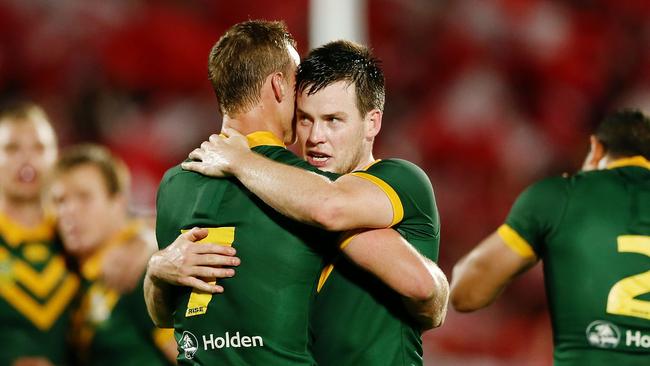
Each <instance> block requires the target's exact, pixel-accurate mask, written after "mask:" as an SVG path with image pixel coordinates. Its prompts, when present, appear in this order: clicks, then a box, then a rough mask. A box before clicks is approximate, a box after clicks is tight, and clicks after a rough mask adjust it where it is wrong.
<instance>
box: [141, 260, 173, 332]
mask: <svg viewBox="0 0 650 366" xmlns="http://www.w3.org/2000/svg"><path fill="white" fill-rule="evenodd" d="M171 290H172V288H171V286H170V285H168V284H164V283H160V282H156V281H153V280H152V279H151V276H150V275H149V273H147V274H146V275H145V278H144V300H145V303H146V305H147V311H148V312H149V316H150V317H151V320H153V322H154V324H155V325H156V326H157V327H160V328H172V327H173V326H174V317H173V305H172V301H171Z"/></svg>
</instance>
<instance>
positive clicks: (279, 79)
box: [271, 72, 287, 103]
mask: <svg viewBox="0 0 650 366" xmlns="http://www.w3.org/2000/svg"><path fill="white" fill-rule="evenodd" d="M271 88H272V89H273V95H274V96H275V100H276V101H277V102H278V103H280V102H282V101H283V100H284V98H285V97H286V95H287V90H286V89H287V86H286V85H285V82H284V75H283V74H282V73H281V72H276V73H275V74H273V75H272V76H271Z"/></svg>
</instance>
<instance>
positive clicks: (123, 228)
mask: <svg viewBox="0 0 650 366" xmlns="http://www.w3.org/2000/svg"><path fill="white" fill-rule="evenodd" d="M52 180H53V181H52V185H51V198H52V202H53V206H54V210H55V213H56V216H57V225H58V229H59V233H60V235H61V237H62V239H63V244H64V247H65V249H66V251H67V252H68V253H69V254H70V255H72V256H74V257H75V258H76V260H77V263H78V264H79V273H80V274H81V277H82V288H83V289H82V298H81V300H80V305H79V309H78V311H77V312H76V315H75V319H74V328H73V331H72V335H73V338H74V341H75V342H74V344H73V346H74V350H75V352H74V354H75V356H76V359H77V361H78V362H80V363H81V364H84V365H170V364H172V363H173V362H174V360H175V359H176V342H175V340H174V338H173V332H172V330H171V329H166V330H165V329H159V328H156V327H155V326H154V324H153V322H152V321H151V319H150V318H149V317H148V315H147V309H146V306H145V303H144V295H143V291H142V284H141V283H142V276H143V275H144V271H145V266H146V263H147V261H146V259H144V260H138V261H136V263H137V265H133V264H132V265H130V267H129V268H123V270H126V271H130V272H134V273H135V279H136V281H135V282H140V284H139V285H138V286H132V288H130V289H128V290H127V291H118V290H117V289H116V288H114V287H111V286H110V285H108V284H107V283H106V281H105V280H104V278H103V277H102V276H101V274H102V265H103V263H104V262H105V260H106V259H105V257H106V256H107V255H109V254H111V253H112V254H113V255H116V256H118V257H116V258H113V259H112V261H113V263H119V262H129V261H130V260H131V258H132V257H142V256H145V257H146V258H148V257H149V255H150V254H151V253H152V252H153V251H154V250H155V247H156V244H155V239H154V233H153V227H151V226H150V225H147V224H146V223H145V222H144V221H142V220H138V219H134V218H132V217H130V215H129V214H128V189H129V172H128V168H127V167H126V165H125V164H124V163H123V162H122V161H121V160H120V159H118V158H117V157H115V156H113V155H112V154H111V153H110V152H109V151H108V150H107V149H106V148H104V147H101V146H99V145H92V144H88V145H78V146H75V147H72V148H70V149H68V150H66V151H65V152H64V153H63V154H62V155H61V157H60V158H59V160H58V161H57V162H56V164H55V166H54V170H53V177H52ZM118 248H126V249H128V250H118ZM137 279H140V280H139V281H137ZM123 285H124V284H123Z"/></svg>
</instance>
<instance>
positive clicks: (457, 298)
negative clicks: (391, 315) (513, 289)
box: [451, 110, 650, 366]
mask: <svg viewBox="0 0 650 366" xmlns="http://www.w3.org/2000/svg"><path fill="white" fill-rule="evenodd" d="M649 160H650V120H649V119H648V118H647V117H646V116H644V115H643V114H642V113H641V112H638V111H632V110H624V111H619V112H615V113H613V114H611V115H609V116H607V117H606V118H605V119H604V120H603V121H602V122H601V123H600V125H599V127H598V128H597V129H596V132H595V134H594V135H592V136H591V137H590V151H589V154H588V156H587V158H586V160H585V163H584V167H583V170H584V171H583V172H580V173H578V174H575V175H573V176H563V177H553V178H548V179H544V180H542V181H540V182H537V183H535V184H533V185H532V186H530V187H529V188H528V189H526V190H525V191H524V192H523V193H522V194H521V195H520V196H519V197H518V198H517V200H516V201H515V203H514V205H513V207H512V209H511V211H510V214H509V215H508V217H507V219H506V221H505V223H504V224H503V225H502V226H501V227H499V228H498V230H497V231H496V232H494V233H493V234H491V235H490V236H488V237H487V238H486V239H484V240H483V241H482V242H481V243H479V244H478V246H477V247H476V248H474V249H473V250H472V251H471V252H470V253H469V254H467V255H466V256H465V257H464V258H462V259H461V260H460V261H459V262H458V263H457V264H456V266H455V267H454V272H453V281H452V292H451V303H452V304H453V306H454V307H455V308H456V309H457V310H459V311H463V312H466V311H474V310H477V309H480V308H483V307H485V306H488V305H489V304H491V303H492V302H493V301H494V300H495V299H496V297H497V296H498V295H499V293H500V292H501V290H502V289H503V288H504V287H505V286H506V285H507V284H508V283H509V282H510V281H512V280H513V279H514V278H515V277H517V276H518V275H519V274H521V273H522V272H525V271H526V270H528V269H529V268H531V267H532V266H534V265H535V264H536V263H537V262H538V261H540V260H541V261H542V262H543V265H544V278H545V281H546V293H547V297H548V304H549V310H550V313H551V321H552V325H553V341H554V364H555V365H556V366H578V365H618V366H632V365H648V364H649V362H650V297H649V295H650V272H649V270H650V161H649Z"/></svg>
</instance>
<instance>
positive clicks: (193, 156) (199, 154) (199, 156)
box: [187, 148, 204, 161]
mask: <svg viewBox="0 0 650 366" xmlns="http://www.w3.org/2000/svg"><path fill="white" fill-rule="evenodd" d="M203 155H204V151H203V150H202V149H200V148H196V149H194V150H192V152H191V153H190V154H189V155H188V156H187V157H188V158H190V160H196V161H203Z"/></svg>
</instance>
